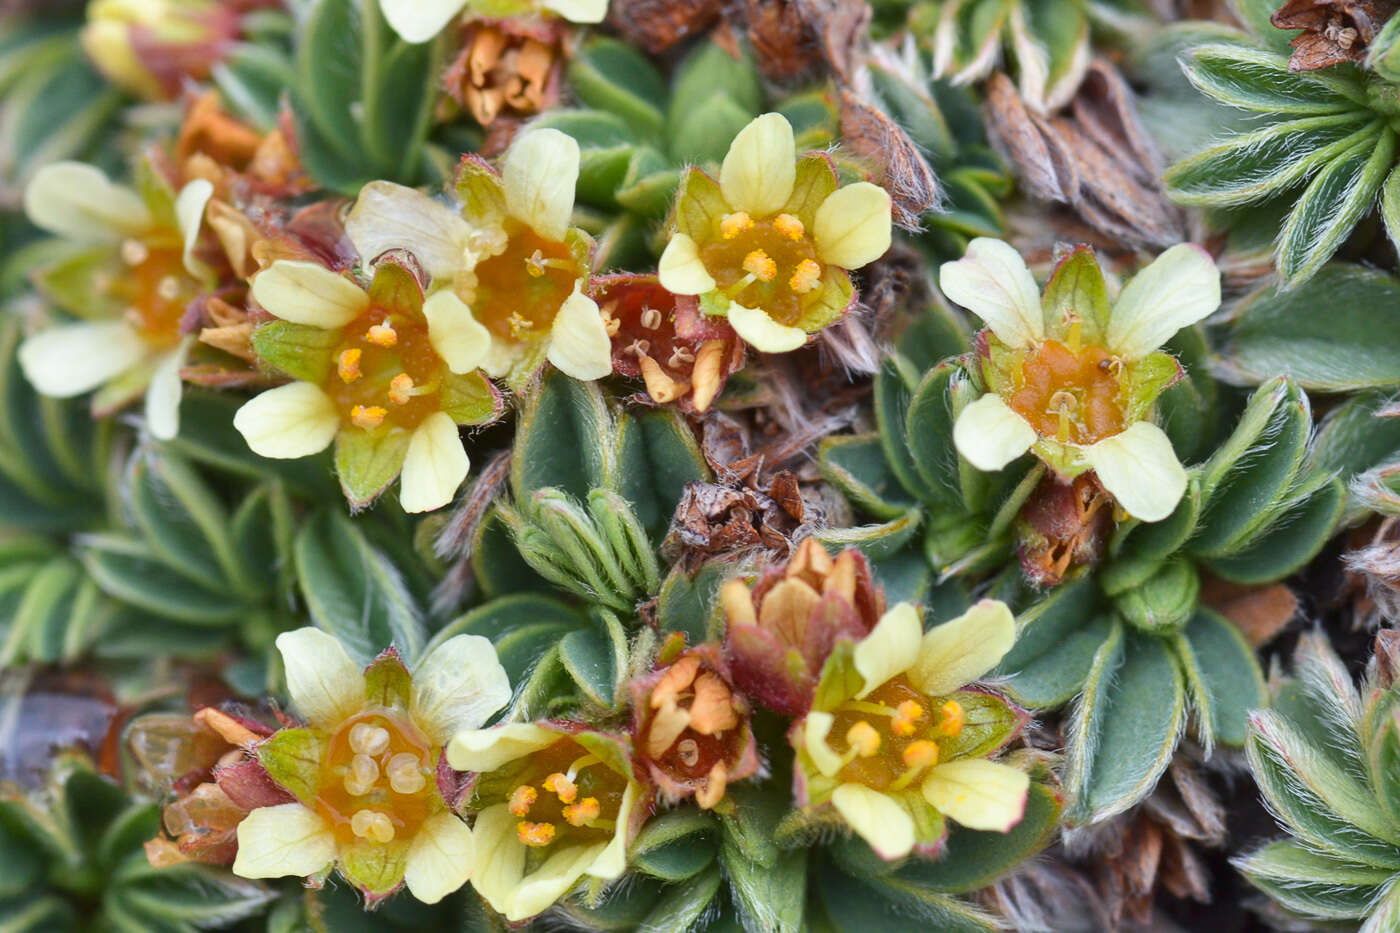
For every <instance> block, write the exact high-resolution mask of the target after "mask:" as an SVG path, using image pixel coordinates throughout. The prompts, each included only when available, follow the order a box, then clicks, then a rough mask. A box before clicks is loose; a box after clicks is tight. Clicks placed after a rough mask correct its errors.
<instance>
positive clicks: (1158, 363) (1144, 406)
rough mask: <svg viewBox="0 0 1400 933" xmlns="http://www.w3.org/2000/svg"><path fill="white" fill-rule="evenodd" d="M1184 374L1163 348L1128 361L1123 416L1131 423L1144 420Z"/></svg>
mask: <svg viewBox="0 0 1400 933" xmlns="http://www.w3.org/2000/svg"><path fill="white" fill-rule="evenodd" d="M1184 375H1185V371H1184V370H1183V369H1182V368H1181V364H1180V363H1178V362H1177V360H1176V357H1174V356H1172V355H1171V354H1170V353H1163V352H1161V351H1160V350H1158V351H1156V352H1154V353H1149V354H1148V355H1147V356H1145V357H1143V358H1142V359H1140V360H1137V361H1135V362H1132V363H1129V364H1128V366H1127V378H1126V379H1125V380H1124V384H1123V387H1122V389H1121V392H1122V399H1123V418H1124V420H1125V421H1126V422H1127V423H1129V424H1131V423H1133V422H1136V421H1142V420H1145V419H1146V418H1147V416H1148V413H1149V412H1150V411H1151V410H1152V406H1153V404H1154V403H1155V402H1156V401H1157V398H1158V397H1159V396H1160V395H1161V394H1162V393H1163V392H1165V391H1166V390H1167V389H1169V388H1171V387H1172V386H1173V385H1175V384H1176V383H1177V382H1178V381H1179V380H1180V379H1181V377H1182V376H1184Z"/></svg>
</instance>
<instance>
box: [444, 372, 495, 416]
mask: <svg viewBox="0 0 1400 933" xmlns="http://www.w3.org/2000/svg"><path fill="white" fill-rule="evenodd" d="M441 378H442V382H441V384H440V388H439V389H438V391H439V393H440V394H439V396H438V404H439V405H440V406H441V408H442V410H443V411H444V412H446V413H447V417H449V418H451V419H452V420H453V421H455V422H457V423H458V424H466V425H472V426H479V425H484V424H491V423H492V422H493V421H497V420H499V419H500V417H501V415H502V414H503V413H504V412H505V407H506V403H505V399H504V398H502V396H501V390H500V389H497V388H496V385H495V383H493V382H492V381H491V380H490V379H487V378H486V375H485V374H484V373H482V372H481V371H480V370H477V369H474V370H472V371H471V372H469V373H464V374H461V375H458V374H457V373H453V372H448V371H447V370H446V368H444V370H443V373H442V377H441Z"/></svg>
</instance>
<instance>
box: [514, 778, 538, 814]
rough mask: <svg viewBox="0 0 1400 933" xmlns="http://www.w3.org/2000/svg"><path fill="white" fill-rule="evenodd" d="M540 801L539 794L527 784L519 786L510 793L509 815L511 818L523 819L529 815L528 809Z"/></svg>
mask: <svg viewBox="0 0 1400 933" xmlns="http://www.w3.org/2000/svg"><path fill="white" fill-rule="evenodd" d="M539 799H540V792H539V791H537V790H535V789H534V788H533V787H531V786H530V785H529V784H521V785H520V786H519V787H517V788H516V789H515V790H513V791H511V792H510V813H511V816H519V817H525V816H528V815H529V813H530V808H531V807H533V806H534V805H535V801H536V800H539Z"/></svg>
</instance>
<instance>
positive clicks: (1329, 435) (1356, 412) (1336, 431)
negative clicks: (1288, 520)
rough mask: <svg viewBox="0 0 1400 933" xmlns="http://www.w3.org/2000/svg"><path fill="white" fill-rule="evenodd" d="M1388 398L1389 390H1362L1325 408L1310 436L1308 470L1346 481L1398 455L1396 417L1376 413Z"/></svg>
mask: <svg viewBox="0 0 1400 933" xmlns="http://www.w3.org/2000/svg"><path fill="white" fill-rule="evenodd" d="M1390 401H1391V399H1390V395H1389V393H1386V392H1363V393H1361V394H1360V395H1354V396H1352V397H1351V398H1348V399H1346V400H1345V401H1343V402H1342V403H1341V404H1340V405H1338V406H1337V407H1336V408H1333V409H1332V410H1331V411H1329V412H1328V413H1327V417H1325V418H1323V419H1322V424H1321V425H1320V426H1319V427H1318V429H1317V435H1316V437H1314V439H1313V442H1312V446H1311V449H1310V451H1309V456H1308V467H1309V469H1310V470H1311V471H1314V472H1318V473H1335V474H1336V475H1337V477H1338V478H1340V479H1342V480H1343V481H1348V480H1351V479H1352V478H1353V477H1354V476H1356V475H1357V474H1358V473H1364V472H1365V471H1367V470H1369V469H1371V468H1372V467H1375V466H1379V465H1380V464H1382V463H1386V462H1389V461H1391V460H1395V459H1397V457H1400V418H1397V417H1394V416H1391V415H1386V416H1381V415H1380V412H1381V411H1383V410H1385V409H1386V408H1387V407H1388V406H1389V405H1390Z"/></svg>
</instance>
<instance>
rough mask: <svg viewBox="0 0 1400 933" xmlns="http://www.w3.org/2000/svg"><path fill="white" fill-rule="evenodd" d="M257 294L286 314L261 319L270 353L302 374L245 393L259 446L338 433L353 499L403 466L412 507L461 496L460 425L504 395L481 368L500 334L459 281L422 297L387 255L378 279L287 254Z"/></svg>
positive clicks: (248, 428)
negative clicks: (480, 316)
mask: <svg viewBox="0 0 1400 933" xmlns="http://www.w3.org/2000/svg"><path fill="white" fill-rule="evenodd" d="M252 294H253V298H254V299H255V300H256V301H257V302H258V304H260V305H262V307H264V308H265V309H267V310H268V311H270V312H271V313H272V314H274V315H276V316H277V317H279V318H281V320H279V321H273V322H271V323H268V324H265V325H263V326H262V327H259V328H258V329H257V330H256V331H255V332H254V334H253V347H254V349H255V350H256V351H257V353H258V356H259V357H260V358H261V359H262V360H263V362H265V363H267V364H269V365H271V366H273V367H275V368H277V369H279V370H281V371H282V372H285V373H286V374H287V375H289V376H292V377H293V378H294V379H296V380H297V381H295V382H292V383H289V384H287V385H284V386H280V387H278V388H275V389H270V390H268V391H266V392H263V393H262V394H261V395H259V396H257V397H256V398H254V399H252V400H251V401H249V402H247V403H246V404H245V405H244V406H243V407H242V408H240V409H239V410H238V413H237V414H236V415H235V416H234V419H233V424H234V427H236V428H237V429H238V430H239V431H240V432H241V433H242V434H243V437H244V438H245V439H246V440H247V442H248V446H249V447H251V448H252V449H253V451H254V452H255V453H258V454H261V455H262V456H264V457H275V458H294V457H305V456H309V455H310V454H314V453H318V452H320V451H322V450H324V449H325V448H326V446H327V445H329V444H330V443H331V441H332V440H334V441H335V463H336V472H337V473H338V474H339V475H340V483H341V487H342V488H343V489H344V491H345V495H346V498H347V499H349V500H350V503H351V504H352V505H354V506H357V507H358V506H363V505H365V504H367V503H369V502H370V501H372V500H373V499H374V498H375V497H376V496H378V495H379V493H380V492H382V491H383V489H384V488H385V487H386V486H387V485H388V484H389V483H391V482H392V481H393V479H394V477H395V476H397V475H399V473H400V471H402V473H403V479H402V482H401V484H400V495H399V498H400V501H401V502H402V503H403V507H404V510H405V511H408V512H426V511H431V510H433V509H437V508H441V507H442V506H444V505H446V504H447V503H448V502H450V501H452V496H453V495H454V494H455V493H456V491H457V487H458V486H460V485H461V483H462V480H464V479H466V476H467V471H468V468H469V466H470V462H469V460H468V458H467V452H466V450H465V449H464V448H463V446H462V440H461V437H460V435H459V434H458V431H457V426H458V425H459V424H483V423H485V422H488V421H492V420H494V419H495V418H496V417H497V416H498V415H499V414H500V412H501V410H502V407H503V403H502V401H501V398H500V396H499V394H498V393H497V391H496V389H495V388H494V387H493V386H492V385H491V383H490V381H489V380H487V379H486V378H485V377H484V376H483V375H482V374H481V373H480V372H479V371H478V370H477V367H478V366H479V365H480V363H481V361H482V359H483V357H484V356H485V354H486V351H487V346H488V344H489V343H490V338H489V337H488V336H487V334H486V329H485V328H484V327H482V326H481V325H480V324H478V323H477V322H476V321H475V320H474V319H473V318H472V316H471V313H470V312H469V311H468V310H467V307H466V305H464V304H462V302H461V300H459V299H458V298H457V296H456V295H454V294H453V293H452V292H451V291H440V292H437V293H436V294H434V295H432V296H431V297H429V298H428V299H427V300H426V301H425V300H424V299H423V291H422V289H421V288H420V287H419V284H418V280H417V279H416V278H415V277H414V275H413V273H412V272H410V271H409V270H408V269H407V268H406V267H405V266H403V265H401V264H400V263H397V262H394V261H392V260H389V259H386V260H385V261H383V262H381V263H380V264H379V266H378V268H377V269H376V270H375V272H374V278H373V279H372V280H371V282H370V285H369V289H368V290H366V289H364V288H361V287H360V286H359V285H358V284H356V283H355V282H353V281H351V280H350V279H349V278H346V277H345V276H342V275H338V274H336V273H334V272H332V271H330V270H329V269H326V268H324V267H322V266H319V265H317V264H316V263H313V262H302V261H295V260H279V261H277V262H275V263H273V264H272V265H271V266H270V267H269V268H268V269H267V270H266V271H265V272H263V273H262V274H260V275H258V276H257V278H255V279H254V280H253V289H252Z"/></svg>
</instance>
